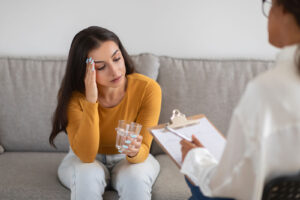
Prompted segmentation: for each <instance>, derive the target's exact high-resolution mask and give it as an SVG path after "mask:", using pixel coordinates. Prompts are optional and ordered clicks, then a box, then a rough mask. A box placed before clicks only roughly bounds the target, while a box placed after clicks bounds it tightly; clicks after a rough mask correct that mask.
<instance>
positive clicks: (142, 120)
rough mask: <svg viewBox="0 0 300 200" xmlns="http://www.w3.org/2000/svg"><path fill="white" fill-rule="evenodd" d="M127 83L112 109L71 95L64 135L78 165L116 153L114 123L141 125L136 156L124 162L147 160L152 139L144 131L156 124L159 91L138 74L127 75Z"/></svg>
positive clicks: (159, 106)
mask: <svg viewBox="0 0 300 200" xmlns="http://www.w3.org/2000/svg"><path fill="white" fill-rule="evenodd" d="M127 80H128V82H127V89H126V94H125V96H124V97H123V99H122V101H121V102H120V103H119V104H118V105H117V106H115V107H113V108H103V107H102V106H101V105H100V104H98V103H90V102H88V101H87V100H86V98H85V95H84V94H81V93H79V92H74V93H73V95H72V98H71V101H70V103H69V105H68V125H67V133H68V138H69V143H70V145H71V147H72V150H73V151H74V153H75V154H76V155H77V156H78V157H79V158H80V160H81V161H82V162H93V161H94V160H95V158H96V155H97V154H98V153H101V154H118V150H117V149H116V147H115V143H116V131H115V128H116V127H117V126H118V120H128V121H135V122H137V123H139V124H141V125H142V126H143V127H142V130H141V132H140V134H141V135H142V136H143V141H142V145H141V148H140V150H139V153H138V154H137V155H136V156H135V157H127V160H128V161H129V162H131V163H140V162H143V161H144V160H145V159H146V158H147V157H148V154H149V150H150V146H151V142H152V136H151V134H150V133H149V132H148V130H147V128H149V127H151V126H155V125H156V124H157V122H158V119H159V114H160V109H161V89H160V86H159V85H158V83H156V82H155V81H154V80H152V79H150V78H148V77H146V76H144V75H141V74H137V73H134V74H130V75H128V76H127Z"/></svg>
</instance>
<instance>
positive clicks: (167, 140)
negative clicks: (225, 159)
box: [151, 117, 226, 167]
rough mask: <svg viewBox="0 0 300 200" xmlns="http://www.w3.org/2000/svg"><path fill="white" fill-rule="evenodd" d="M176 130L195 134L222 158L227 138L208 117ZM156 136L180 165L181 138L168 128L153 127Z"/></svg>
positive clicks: (213, 153)
mask: <svg viewBox="0 0 300 200" xmlns="http://www.w3.org/2000/svg"><path fill="white" fill-rule="evenodd" d="M176 131H178V132H180V133H181V134H183V135H185V136H187V137H189V138H191V137H192V135H195V136H196V137H197V139H198V140H199V141H200V142H201V143H202V145H203V146H204V147H205V148H206V149H207V150H208V151H209V152H210V153H211V154H212V155H213V156H214V157H215V159H216V160H220V159H221V157H222V154H223V150H224V148H225V145H226V139H225V138H224V137H223V136H222V135H221V134H220V133H219V132H218V130H217V129H216V128H215V127H214V126H213V125H212V124H211V123H210V122H209V121H208V119H207V118H206V117H202V118H200V119H199V123H197V124H194V125H191V126H187V127H183V128H180V129H177V130H176ZM151 133H152V134H153V136H154V138H155V139H156V140H158V142H159V143H160V145H162V146H163V148H164V149H165V150H166V151H168V154H169V155H170V156H171V157H172V158H173V160H175V162H176V163H177V165H178V166H179V167H180V166H181V165H182V162H181V145H180V141H181V138H180V137H178V136H176V135H174V134H173V133H171V132H169V131H168V130H167V129H166V128H160V129H151Z"/></svg>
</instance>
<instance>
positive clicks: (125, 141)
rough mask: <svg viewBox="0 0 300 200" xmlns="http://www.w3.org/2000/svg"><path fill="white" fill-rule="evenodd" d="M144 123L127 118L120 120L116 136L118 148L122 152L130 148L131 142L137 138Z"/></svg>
mask: <svg viewBox="0 0 300 200" xmlns="http://www.w3.org/2000/svg"><path fill="white" fill-rule="evenodd" d="M141 129H142V125H140V124H138V123H136V122H128V121H126V120H119V124H118V127H117V128H116V131H117V138H116V148H117V149H118V151H119V152H120V153H123V152H124V151H126V150H128V148H129V147H130V145H131V143H132V142H133V141H134V140H136V138H137V136H138V135H139V134H140V131H141Z"/></svg>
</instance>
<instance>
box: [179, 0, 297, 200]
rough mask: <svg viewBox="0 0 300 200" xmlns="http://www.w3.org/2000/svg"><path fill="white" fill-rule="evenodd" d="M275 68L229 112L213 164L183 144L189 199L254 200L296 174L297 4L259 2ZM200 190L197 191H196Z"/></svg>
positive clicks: (256, 81)
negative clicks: (222, 145) (273, 184)
mask: <svg viewBox="0 0 300 200" xmlns="http://www.w3.org/2000/svg"><path fill="white" fill-rule="evenodd" d="M262 3H263V6H264V8H266V6H270V11H269V10H267V9H264V14H265V15H266V16H267V17H268V32H269V42H270V43H271V44H272V45H273V46H275V47H278V48H281V49H282V50H281V52H280V53H279V54H278V56H277V59H276V63H275V67H274V68H273V69H271V70H269V71H267V72H265V73H263V74H261V75H259V76H258V77H257V78H255V79H254V80H253V81H251V82H250V83H249V84H248V86H247V88H246V91H245V93H244V94H243V96H242V98H241V100H240V102H239V104H238V105H237V107H236V108H235V110H234V112H233V116H232V119H231V124H230V128H229V132H228V137H227V145H226V148H225V150H224V153H223V156H222V158H221V160H220V161H219V162H218V161H216V160H215V159H214V158H213V157H212V155H211V154H210V153H209V152H208V151H207V150H206V149H204V148H202V145H201V143H200V142H199V141H198V140H197V139H196V138H195V137H193V142H192V143H190V142H188V141H186V140H182V141H181V145H182V159H183V165H182V168H181V172H182V173H183V174H185V175H186V176H187V177H189V179H190V180H191V181H192V182H193V183H194V184H195V185H196V186H199V187H196V186H194V185H192V184H191V182H190V181H188V180H187V182H188V184H189V186H190V188H191V189H192V194H193V196H192V197H191V198H190V199H215V198H207V197H203V196H202V195H203V194H204V195H205V196H208V197H228V198H234V199H238V200H258V199H261V197H262V192H263V187H264V185H265V183H266V182H268V181H269V180H271V179H273V178H275V177H278V176H280V175H284V174H296V173H298V172H299V171H300V157H299V156H298V154H299V152H300V51H299V43H300V1H299V0H273V1H267V0H263V1H262ZM199 189H200V190H199Z"/></svg>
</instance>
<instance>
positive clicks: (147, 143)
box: [127, 81, 162, 163]
mask: <svg viewBox="0 0 300 200" xmlns="http://www.w3.org/2000/svg"><path fill="white" fill-rule="evenodd" d="M161 96H162V94H161V88H160V86H159V85H158V83H156V82H155V81H150V82H149V83H148V85H147V87H146V89H145V93H144V96H143V98H142V104H141V108H140V111H139V113H138V116H137V120H136V122H137V123H139V124H141V125H142V126H143V127H142V130H141V132H140V135H142V136H143V141H142V145H141V147H140V150H139V152H138V154H137V155H136V156H135V157H128V156H127V160H128V161H129V162H130V163H141V162H143V161H144V160H146V158H147V157H148V155H149V151H150V147H151V143H152V139H153V137H152V135H151V134H150V133H149V131H148V128H149V127H152V126H155V125H157V122H158V119H159V115H160V109H161V98H162V97H161Z"/></svg>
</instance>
